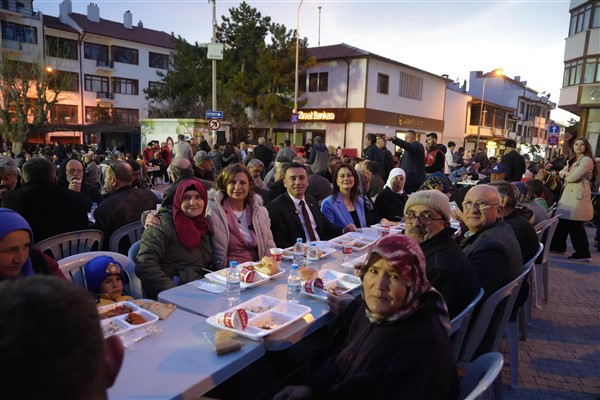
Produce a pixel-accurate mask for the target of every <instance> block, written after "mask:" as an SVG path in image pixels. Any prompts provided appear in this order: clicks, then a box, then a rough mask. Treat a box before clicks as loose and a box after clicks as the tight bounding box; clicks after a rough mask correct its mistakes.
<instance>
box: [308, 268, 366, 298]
mask: <svg viewBox="0 0 600 400" xmlns="http://www.w3.org/2000/svg"><path fill="white" fill-rule="evenodd" d="M319 278H321V279H322V280H323V287H324V290H321V289H318V290H317V293H307V292H306V291H304V281H303V282H302V291H301V293H302V294H303V295H306V296H310V297H314V298H315V299H319V300H327V292H328V290H329V289H331V288H334V287H336V286H337V287H339V288H340V289H341V293H348V292H350V291H352V290H354V289H356V288H357V287H359V286H360V278H358V277H356V276H354V275H350V274H345V273H343V272H338V271H333V270H330V269H322V270H320V271H319Z"/></svg>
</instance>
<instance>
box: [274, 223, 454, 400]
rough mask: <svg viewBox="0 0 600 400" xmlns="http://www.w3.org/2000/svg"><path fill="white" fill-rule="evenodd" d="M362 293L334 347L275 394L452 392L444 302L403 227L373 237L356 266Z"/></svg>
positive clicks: (423, 395) (425, 395)
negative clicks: (304, 378)
mask: <svg viewBox="0 0 600 400" xmlns="http://www.w3.org/2000/svg"><path fill="white" fill-rule="evenodd" d="M360 272H361V280H362V300H361V301H360V303H361V304H360V305H359V306H358V307H357V308H353V307H350V308H348V309H346V312H348V313H352V312H353V310H356V311H354V312H353V313H352V315H353V319H352V323H351V326H350V330H349V332H348V335H347V337H346V342H345V345H344V346H343V347H342V348H341V350H340V351H339V352H338V353H337V354H335V355H333V356H332V357H330V358H329V359H328V360H327V361H326V362H325V364H324V365H323V366H321V368H319V369H318V370H317V371H316V372H315V373H313V374H312V376H310V378H309V379H308V382H307V384H306V385H301V386H287V387H285V388H284V389H283V390H282V391H281V392H280V393H278V394H277V395H275V397H274V399H275V400H282V399H310V398H315V399H316V398H318V399H399V398H402V399H429V400H435V399H440V400H441V399H455V398H456V397H457V395H458V393H457V388H458V386H457V375H456V364H455V362H454V357H453V355H452V349H451V344H450V339H449V337H448V331H449V329H450V322H449V320H448V310H447V308H446V304H445V303H444V299H443V298H442V295H441V294H440V293H439V292H438V291H436V290H435V289H434V288H433V287H432V286H431V284H430V283H429V281H428V279H427V275H426V273H425V256H424V255H423V251H422V250H421V248H420V247H419V244H418V243H417V242H416V241H415V240H414V239H412V238H410V237H408V236H405V235H389V236H385V237H384V238H382V239H380V240H379V241H377V242H375V243H374V244H373V246H372V247H371V249H370V250H369V253H368V255H367V258H366V260H365V263H364V264H362V266H361V269H360Z"/></svg>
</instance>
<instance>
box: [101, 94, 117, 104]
mask: <svg viewBox="0 0 600 400" xmlns="http://www.w3.org/2000/svg"><path fill="white" fill-rule="evenodd" d="M114 101H115V94H114V93H109V92H96V103H114Z"/></svg>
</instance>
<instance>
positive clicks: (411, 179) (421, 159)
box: [392, 138, 425, 193]
mask: <svg viewBox="0 0 600 400" xmlns="http://www.w3.org/2000/svg"><path fill="white" fill-rule="evenodd" d="M392 143H394V144H395V145H396V146H400V147H402V148H403V149H404V153H403V154H402V160H400V168H402V169H403V170H404V172H405V173H406V185H405V189H404V190H406V192H407V193H412V192H414V191H416V190H417V189H418V188H419V186H421V185H422V184H423V182H425V148H424V147H423V145H422V144H421V143H419V142H417V141H416V140H415V141H414V142H412V143H408V142H407V141H405V140H402V139H400V138H393V139H392Z"/></svg>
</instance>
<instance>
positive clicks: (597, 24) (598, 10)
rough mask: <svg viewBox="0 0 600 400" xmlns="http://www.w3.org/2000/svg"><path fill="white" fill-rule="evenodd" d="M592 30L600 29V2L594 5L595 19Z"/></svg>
mask: <svg viewBox="0 0 600 400" xmlns="http://www.w3.org/2000/svg"><path fill="white" fill-rule="evenodd" d="M591 27H592V28H600V1H598V2H596V4H595V5H594V19H593V20H592V26H591Z"/></svg>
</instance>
